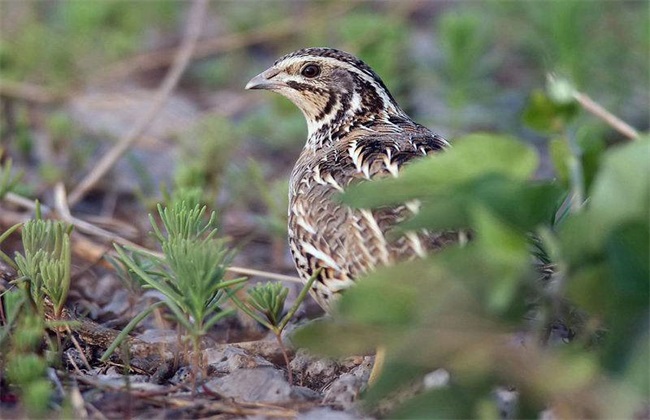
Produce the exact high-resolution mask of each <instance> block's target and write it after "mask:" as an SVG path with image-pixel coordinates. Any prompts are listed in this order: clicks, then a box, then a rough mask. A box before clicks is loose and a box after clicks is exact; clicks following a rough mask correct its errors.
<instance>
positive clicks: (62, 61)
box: [0, 0, 180, 88]
mask: <svg viewBox="0 0 650 420" xmlns="http://www.w3.org/2000/svg"><path fill="white" fill-rule="evenodd" d="M11 3H16V4H11ZM11 3H10V4H5V5H3V8H4V7H6V8H7V9H9V10H8V13H6V14H5V16H4V18H3V21H2V23H3V27H4V29H3V31H2V35H3V36H2V41H0V72H1V73H2V76H3V78H7V79H11V80H17V81H28V82H32V83H42V84H46V85H49V86H52V87H56V88H62V87H66V86H69V85H70V84H71V83H74V82H78V81H79V79H78V78H79V76H80V75H83V74H84V72H86V71H89V70H90V71H92V70H95V71H96V70H97V69H98V68H100V67H99V66H101V64H102V63H107V62H109V61H111V60H115V59H116V58H120V57H125V56H126V55H128V54H131V53H134V52H136V51H138V49H140V48H141V45H142V43H143V42H146V40H147V36H151V35H152V33H153V32H154V31H156V30H162V29H169V27H170V25H171V24H172V23H173V19H174V18H175V17H176V14H177V13H178V11H179V10H180V3H178V2H175V1H169V0H163V1H156V2H123V1H119V0H106V1H89V2H87V1H60V2H11ZM10 19H11V20H10Z"/></svg>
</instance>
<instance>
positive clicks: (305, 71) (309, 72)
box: [300, 64, 320, 79]
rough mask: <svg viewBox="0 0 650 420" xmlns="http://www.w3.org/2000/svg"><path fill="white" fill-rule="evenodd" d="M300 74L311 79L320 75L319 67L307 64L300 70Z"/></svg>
mask: <svg viewBox="0 0 650 420" xmlns="http://www.w3.org/2000/svg"><path fill="white" fill-rule="evenodd" d="M300 74H302V75H303V76H305V77H308V78H310V79H312V78H314V77H316V76H318V75H319V74H320V67H319V66H317V65H316V64H307V65H306V66H305V67H303V68H302V70H300Z"/></svg>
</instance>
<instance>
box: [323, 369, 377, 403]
mask: <svg viewBox="0 0 650 420" xmlns="http://www.w3.org/2000/svg"><path fill="white" fill-rule="evenodd" d="M365 384H366V383H365V382H364V381H363V380H361V378H359V377H358V376H355V375H353V374H351V373H344V374H343V375H341V376H340V377H339V378H338V379H337V380H335V381H334V382H332V383H331V384H330V385H329V386H328V387H327V390H326V391H325V397H324V398H323V403H324V404H330V405H333V406H335V407H339V408H342V409H344V410H352V409H354V408H355V404H356V401H357V397H358V396H359V392H361V388H362V387H363V386H364V385H365Z"/></svg>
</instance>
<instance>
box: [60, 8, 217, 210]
mask: <svg viewBox="0 0 650 420" xmlns="http://www.w3.org/2000/svg"><path fill="white" fill-rule="evenodd" d="M206 7H207V0H194V1H193V3H192V8H191V9H190V13H189V17H188V20H187V25H186V27H185V35H184V36H183V41H182V43H181V46H180V48H179V49H178V52H177V54H176V56H175V58H174V65H173V66H172V67H171V68H170V69H169V71H168V72H167V75H166V76H165V79H164V80H163V82H162V84H161V85H160V88H159V89H158V92H157V93H156V95H155V96H154V99H153V102H152V104H151V106H150V108H149V110H148V111H147V112H146V113H145V114H143V116H142V117H141V118H140V119H139V120H138V121H137V122H136V124H135V125H134V126H133V127H132V128H131V130H130V131H129V132H128V133H127V134H126V135H125V136H124V137H122V138H121V139H120V140H119V142H118V143H117V144H116V145H115V146H114V147H113V148H112V149H111V150H110V151H109V152H108V153H107V154H106V155H105V156H104V157H103V158H102V159H101V160H100V161H99V162H98V163H97V165H95V167H94V168H93V170H92V171H91V172H90V173H89V174H88V175H87V176H86V177H85V178H84V179H83V180H82V181H81V182H80V183H79V185H77V187H76V188H75V189H74V190H73V191H72V193H71V194H70V205H74V204H76V203H78V202H79V200H81V199H82V198H83V196H84V195H85V194H86V193H87V192H88V191H89V190H90V189H91V188H92V187H93V186H94V185H95V184H96V183H97V181H99V179H100V178H101V177H103V176H104V175H105V174H106V173H107V172H108V171H109V170H110V169H111V168H112V167H113V165H114V164H115V163H116V162H117V160H118V159H119V158H120V157H121V156H122V155H123V154H124V153H126V151H127V150H128V149H129V148H130V147H131V146H132V145H133V143H134V142H135V141H136V140H137V139H138V138H139V137H140V136H141V135H142V133H143V132H144V131H145V130H146V129H147V128H148V127H149V125H150V124H151V122H152V121H153V120H154V119H155V118H156V116H158V111H160V108H161V107H162V106H163V104H164V103H165V101H166V100H167V99H168V98H169V95H170V94H171V93H172V91H173V90H174V88H175V87H176V84H177V83H178V80H179V79H180V77H181V75H182V74H183V72H184V71H185V68H186V67H187V64H188V63H189V62H190V58H191V57H192V51H193V50H194V47H195V45H196V41H197V39H198V38H199V35H200V33H201V28H202V27H203V22H204V18H205V13H206Z"/></svg>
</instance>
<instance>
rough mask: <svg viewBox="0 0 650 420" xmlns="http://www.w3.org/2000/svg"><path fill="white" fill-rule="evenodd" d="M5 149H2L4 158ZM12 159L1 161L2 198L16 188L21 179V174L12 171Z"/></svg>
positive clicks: (0, 151) (0, 196) (0, 157)
mask: <svg viewBox="0 0 650 420" xmlns="http://www.w3.org/2000/svg"><path fill="white" fill-rule="evenodd" d="M2 155H3V150H2V149H0V159H2ZM11 167H12V160H11V159H6V160H5V161H4V162H0V200H2V198H3V197H4V196H5V195H6V194H7V193H8V192H11V191H13V190H14V188H15V187H16V185H18V182H19V181H20V178H21V174H14V173H12V171H11Z"/></svg>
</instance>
